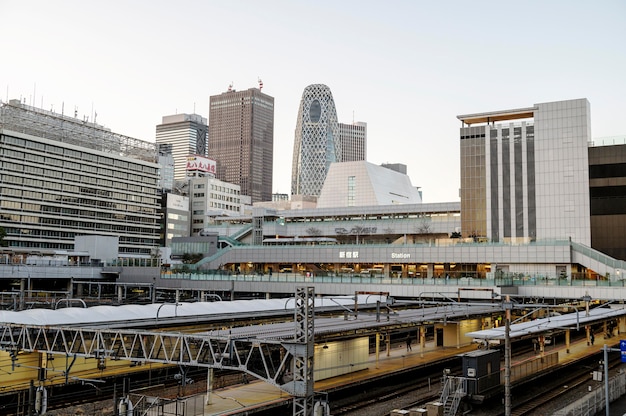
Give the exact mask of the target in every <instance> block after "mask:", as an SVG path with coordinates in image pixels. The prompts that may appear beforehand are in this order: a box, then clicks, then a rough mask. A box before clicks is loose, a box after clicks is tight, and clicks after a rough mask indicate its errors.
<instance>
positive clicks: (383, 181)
mask: <svg viewBox="0 0 626 416" xmlns="http://www.w3.org/2000/svg"><path fill="white" fill-rule="evenodd" d="M421 202H422V199H421V197H420V194H419V191H418V190H417V188H415V187H414V186H413V185H411V179H410V178H409V177H408V176H407V175H403V174H402V173H399V172H396V171H394V170H391V169H387V168H385V167H382V166H378V165H374V164H373V163H369V162H365V161H356V162H341V163H333V164H332V165H330V169H329V171H328V175H327V176H326V181H325V182H324V187H323V188H322V191H321V193H320V196H319V198H318V200H317V207H318V208H337V207H354V206H374V205H396V204H418V203H421Z"/></svg>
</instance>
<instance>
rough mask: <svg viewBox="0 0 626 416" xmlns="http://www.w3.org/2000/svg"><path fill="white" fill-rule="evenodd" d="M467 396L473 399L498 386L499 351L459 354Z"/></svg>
mask: <svg viewBox="0 0 626 416" xmlns="http://www.w3.org/2000/svg"><path fill="white" fill-rule="evenodd" d="M461 357H462V360H463V377H465V378H467V392H466V393H467V394H468V395H469V396H472V397H473V398H478V396H482V395H484V394H485V393H486V392H488V391H489V390H491V389H493V388H494V387H499V386H500V351H499V350H476V351H471V352H468V353H465V354H461Z"/></svg>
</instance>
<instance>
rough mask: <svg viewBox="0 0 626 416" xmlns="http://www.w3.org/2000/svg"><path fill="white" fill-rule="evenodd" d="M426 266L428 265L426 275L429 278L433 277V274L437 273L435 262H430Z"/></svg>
mask: <svg viewBox="0 0 626 416" xmlns="http://www.w3.org/2000/svg"><path fill="white" fill-rule="evenodd" d="M426 267H427V271H426V277H427V278H428V279H432V278H433V276H434V275H435V264H434V263H428V264H427V265H426Z"/></svg>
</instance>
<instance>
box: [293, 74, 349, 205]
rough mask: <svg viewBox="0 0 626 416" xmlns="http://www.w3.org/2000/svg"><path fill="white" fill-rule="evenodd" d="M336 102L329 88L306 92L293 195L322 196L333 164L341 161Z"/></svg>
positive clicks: (295, 149) (300, 114)
mask: <svg viewBox="0 0 626 416" xmlns="http://www.w3.org/2000/svg"><path fill="white" fill-rule="evenodd" d="M342 160H343V159H342V152H341V141H340V139H339V122H338V121H337V110H336V108H335V100H334V99H333V95H332V93H331V91H330V88H328V87H327V86H326V85H323V84H313V85H309V86H308V87H306V88H305V89H304V92H303V93H302V99H301V100H300V109H299V110H298V120H297V123H296V133H295V140H294V145H293V161H292V170H291V194H292V195H306V196H319V194H320V192H321V190H322V186H323V185H324V180H325V179H326V174H327V173H328V170H329V169H330V164H331V163H334V162H340V161H342Z"/></svg>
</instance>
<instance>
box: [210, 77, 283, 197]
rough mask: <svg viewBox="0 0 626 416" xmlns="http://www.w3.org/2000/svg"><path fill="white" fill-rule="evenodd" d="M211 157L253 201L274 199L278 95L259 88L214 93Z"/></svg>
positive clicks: (223, 174)
mask: <svg viewBox="0 0 626 416" xmlns="http://www.w3.org/2000/svg"><path fill="white" fill-rule="evenodd" d="M209 124H210V130H209V147H208V148H209V157H210V158H211V159H214V160H216V161H217V178H218V179H220V180H222V181H224V182H228V183H231V184H235V185H238V186H240V188H241V194H242V195H248V196H250V197H251V199H252V202H260V201H271V200H272V179H273V177H272V172H273V164H274V98H273V97H271V96H269V95H267V94H264V93H262V92H261V90H260V89H259V88H250V89H247V90H245V91H235V90H232V89H229V91H227V92H225V93H222V94H220V95H214V96H211V97H210V103H209Z"/></svg>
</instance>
